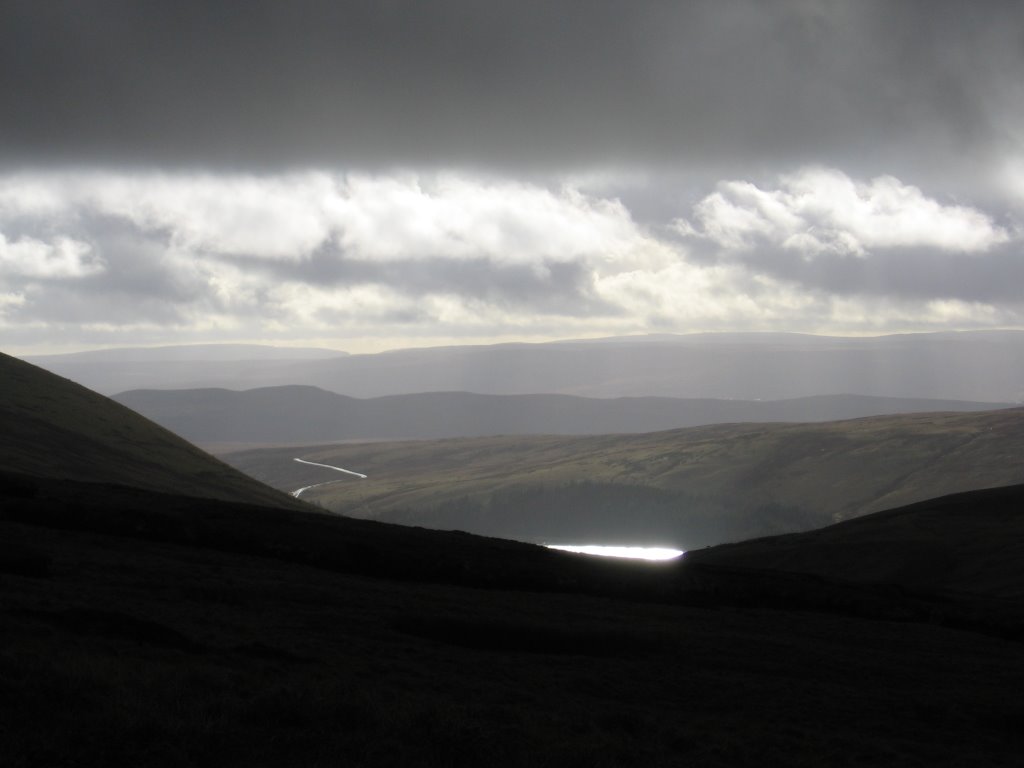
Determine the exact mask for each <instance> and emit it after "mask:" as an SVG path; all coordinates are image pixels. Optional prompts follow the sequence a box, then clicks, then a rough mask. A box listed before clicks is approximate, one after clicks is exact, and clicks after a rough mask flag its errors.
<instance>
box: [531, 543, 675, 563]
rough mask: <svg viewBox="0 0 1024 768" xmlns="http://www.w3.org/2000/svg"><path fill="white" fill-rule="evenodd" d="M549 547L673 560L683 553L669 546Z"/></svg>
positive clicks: (598, 553)
mask: <svg viewBox="0 0 1024 768" xmlns="http://www.w3.org/2000/svg"><path fill="white" fill-rule="evenodd" d="M545 546H546V547H547V548H548V549H560V550H563V551H565V552H579V553H581V554H584V555H600V556H601V557H629V558H632V559H634V560H672V559H674V558H677V557H680V556H681V555H682V554H683V550H681V549H669V548H668V547H607V546H602V545H598V544H545Z"/></svg>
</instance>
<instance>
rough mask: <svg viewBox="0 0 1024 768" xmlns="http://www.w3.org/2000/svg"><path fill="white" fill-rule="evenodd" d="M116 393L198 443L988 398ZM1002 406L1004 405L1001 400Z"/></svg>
mask: <svg viewBox="0 0 1024 768" xmlns="http://www.w3.org/2000/svg"><path fill="white" fill-rule="evenodd" d="M113 399H114V400H116V401H117V402H119V403H121V404H123V405H127V406H128V407H129V408H131V409H132V410H135V411H138V412H139V413H141V414H142V415H143V416H145V417H146V418H149V419H152V420H153V421H155V422H157V423H158V424H162V425H163V426H165V427H167V428H168V429H170V430H171V431H173V432H174V433H175V434H178V435H181V436H182V437H184V438H186V439H188V440H191V441H193V442H196V443H200V444H204V445H207V444H223V443H262V444H268V443H313V442H319V441H323V442H328V441H343V440H384V439H387V440H396V439H423V438H445V437H479V436H486V435H529V434H561V435H598V434H611V433H628V432H651V431H654V430H665V429H673V428H680V427H693V426H700V425H706V424H720V423H725V422H776V421H834V420H838V419H852V418H857V417H860V416H873V415H881V414H889V413H915V412H934V411H980V410H991V409H992V408H993V407H999V406H998V405H993V404H991V403H974V402H964V401H949V400H920V399H909V398H889V397H863V396H858V395H822V396H818V397H807V398H800V399H797V400H771V401H747V400H714V399H707V400H682V399H676V398H658V397H642V398H614V399H607V400H602V399H597V398H583V397H574V396H572V395H477V394H472V393H469V392H425V393H419V394H414V395H392V396H389V397H378V398H372V399H365V400H362V399H356V398H352V397H347V396H345V395H338V394H335V393H333V392H327V391H325V390H322V389H318V388H315V387H302V386H291V387H267V388H262V389H251V390H246V391H243V392H235V391H230V390H226V389H195V390H158V389H149V390H133V391H130V392H122V393H121V394H118V395H114V396H113ZM1005 405H1006V407H1009V404H1008V403H1007V404H1005Z"/></svg>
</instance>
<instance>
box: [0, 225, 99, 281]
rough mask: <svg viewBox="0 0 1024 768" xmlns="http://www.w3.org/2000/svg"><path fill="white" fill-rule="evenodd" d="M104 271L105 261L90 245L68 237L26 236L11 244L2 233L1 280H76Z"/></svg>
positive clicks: (0, 245)
mask: <svg viewBox="0 0 1024 768" xmlns="http://www.w3.org/2000/svg"><path fill="white" fill-rule="evenodd" d="M103 268H104V264H103V261H102V260H101V259H99V258H97V257H96V256H95V254H93V253H92V252H91V248H90V247H89V245H88V244H87V243H83V242H80V241H77V240H73V239H71V238H68V237H58V238H56V239H55V240H53V241H52V242H44V241H42V240H37V239H35V238H32V237H23V238H19V239H18V240H15V241H13V242H11V241H9V240H8V239H7V238H6V237H5V236H4V235H3V233H0V277H3V276H7V277H27V278H40V279H55V278H75V277H85V276H87V275H92V274H96V273H97V272H101V271H103Z"/></svg>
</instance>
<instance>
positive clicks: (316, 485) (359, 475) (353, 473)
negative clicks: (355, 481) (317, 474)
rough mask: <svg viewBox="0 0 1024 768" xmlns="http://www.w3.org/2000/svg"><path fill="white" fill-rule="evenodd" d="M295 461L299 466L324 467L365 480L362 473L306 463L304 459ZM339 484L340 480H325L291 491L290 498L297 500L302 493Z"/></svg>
mask: <svg viewBox="0 0 1024 768" xmlns="http://www.w3.org/2000/svg"><path fill="white" fill-rule="evenodd" d="M295 461H297V462H299V464H309V465H310V466H312V467H324V468H325V469H333V470H335V471H336V472H344V473H345V474H346V475H352V476H353V477H358V478H359V479H360V480H365V479H366V475H364V474H363V473H362V472H353V471H352V470H351V469H344V468H342V467H335V466H332V465H330V464H320V463H319V462H316V461H306V460H305V459H295ZM340 482H341V480H327V481H325V482H323V483H313V485H307V486H305V487H303V488H299V490H297V491H292V496H294V497H295V498H296V499H297V498H299V496H300V495H301V494H302V493H303V492H304V491H308V490H309V489H310V488H319V487H320V486H321V485H330V484H331V483H340Z"/></svg>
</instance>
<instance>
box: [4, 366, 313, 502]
mask: <svg viewBox="0 0 1024 768" xmlns="http://www.w3.org/2000/svg"><path fill="white" fill-rule="evenodd" d="M0 424H2V425H3V429H2V430H0V470H5V471H9V472H17V473H23V474H27V475H32V476H35V477H46V478H66V479H74V480H83V481H87V482H93V483H117V484H121V485H127V486H132V487H136V488H145V489H148V490H154V491H162V492H166V493H176V494H181V495H184V496H193V497H209V498H218V499H229V500H233V501H238V502H244V503H250V504H265V505H277V506H282V505H283V506H296V503H295V502H294V501H293V500H291V499H290V498H289V497H287V496H286V495H284V494H281V493H278V492H277V491H274V490H273V489H271V488H268V487H266V486H264V485H262V484H260V483H258V482H256V481H255V480H252V479H251V478H249V477H246V476H245V475H243V474H242V473H240V472H238V471H237V470H235V469H232V468H231V467H229V466H227V465H225V464H223V463H222V462H220V461H218V460H217V459H215V458H213V457H212V456H209V455H208V454H206V453H203V452H202V451H200V450H199V449H198V448H196V447H195V446H193V445H190V444H189V443H187V442H186V441H185V440H183V439H181V438H180V437H178V436H176V435H174V434H172V433H171V432H168V431H167V430H166V429H164V428H163V427H160V426H158V425H156V424H153V423H152V422H150V421H148V420H146V419H145V418H143V417H142V416H139V415H138V414H137V413H135V412H134V411H132V410H130V409H128V408H125V407H124V406H122V405H119V404H118V403H115V402H113V401H112V400H109V399H107V398H105V397H102V396H101V395H97V394H96V393H95V392H92V391H90V390H88V389H86V388H84V387H82V386H80V385H78V384H75V383H73V382H71V381H67V380H66V379H62V378H60V377H59V376H55V375H54V374H52V373H48V372H47V371H44V370H42V369H41V368H37V367H35V366H33V365H30V364H28V363H26V362H23V361H21V360H18V359H16V358H13V357H10V356H8V355H4V354H0Z"/></svg>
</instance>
